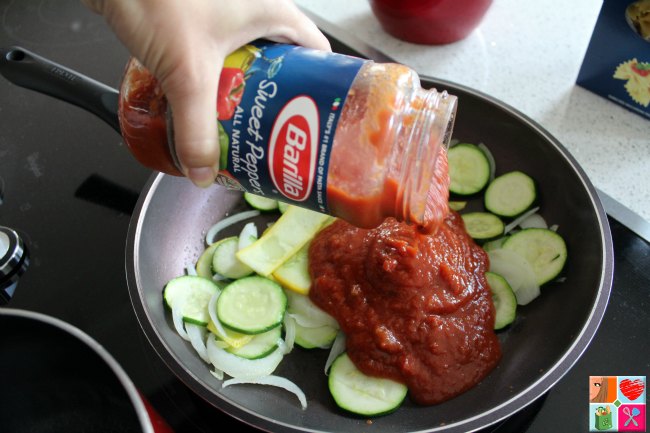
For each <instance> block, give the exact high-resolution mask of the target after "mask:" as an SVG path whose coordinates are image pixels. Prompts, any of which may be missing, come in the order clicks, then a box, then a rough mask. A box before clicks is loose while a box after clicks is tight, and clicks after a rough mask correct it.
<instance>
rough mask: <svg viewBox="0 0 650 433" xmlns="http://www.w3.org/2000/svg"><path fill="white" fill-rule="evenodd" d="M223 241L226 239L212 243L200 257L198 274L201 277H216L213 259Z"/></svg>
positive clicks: (197, 267)
mask: <svg viewBox="0 0 650 433" xmlns="http://www.w3.org/2000/svg"><path fill="white" fill-rule="evenodd" d="M223 240H224V239H222V240H220V241H217V242H214V243H212V244H211V245H209V246H208V247H207V248H206V249H205V250H204V251H203V253H201V255H200V256H199V259H198V260H197V261H196V274H197V275H198V276H199V277H204V278H212V276H213V275H214V271H213V270H212V259H213V257H214V250H216V249H217V247H218V246H219V244H220V243H221V242H222V241H223Z"/></svg>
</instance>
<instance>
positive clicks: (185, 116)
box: [161, 62, 220, 187]
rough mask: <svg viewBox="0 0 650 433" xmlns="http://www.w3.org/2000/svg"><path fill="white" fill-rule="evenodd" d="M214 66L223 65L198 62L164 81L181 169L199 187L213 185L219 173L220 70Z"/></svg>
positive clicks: (162, 84) (176, 71)
mask: <svg viewBox="0 0 650 433" xmlns="http://www.w3.org/2000/svg"><path fill="white" fill-rule="evenodd" d="M200 63H203V64H202V65H201V64H200ZM215 64H220V63H216V62H215V63H213V64H210V65H206V64H205V62H199V64H195V65H191V66H189V68H186V69H185V70H182V69H176V70H175V71H174V72H173V73H172V74H170V75H169V76H167V77H166V79H165V80H162V81H161V87H162V89H163V92H164V93H165V95H166V96H167V100H168V102H169V105H170V106H171V110H172V121H173V127H174V148H175V151H176V155H177V156H178V160H179V162H180V165H181V169H182V171H183V174H184V175H185V176H187V177H188V178H189V179H190V180H191V181H192V182H193V183H194V184H195V185H197V186H200V187H208V186H210V185H212V184H213V183H214V179H215V177H216V175H217V173H218V171H219V141H218V133H217V89H218V85H219V73H220V70H219V69H218V68H215V66H214V65H215ZM187 69H189V70H187Z"/></svg>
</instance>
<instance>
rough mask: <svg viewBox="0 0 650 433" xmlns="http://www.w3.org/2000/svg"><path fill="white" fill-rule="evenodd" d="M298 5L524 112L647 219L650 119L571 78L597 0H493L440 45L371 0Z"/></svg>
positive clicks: (305, 0) (421, 69) (311, 0)
mask: <svg viewBox="0 0 650 433" xmlns="http://www.w3.org/2000/svg"><path fill="white" fill-rule="evenodd" d="M296 3H297V4H298V5H299V6H301V7H303V8H304V9H306V10H307V11H309V12H311V13H313V14H315V15H316V16H318V17H319V18H321V19H323V20H325V21H328V22H330V23H333V24H335V25H336V26H338V27H341V28H343V29H346V31H348V32H350V33H352V34H353V35H354V36H355V37H356V38H358V39H360V40H361V41H362V42H365V43H366V44H368V45H371V46H373V47H375V48H377V49H378V50H380V51H382V52H383V53H385V54H386V55H388V56H390V57H392V58H394V59H395V60H397V61H399V62H400V63H404V64H406V65H408V66H410V67H412V68H413V69H415V70H416V71H417V72H418V73H420V74H423V75H429V76H432V77H435V78H440V79H444V80H448V81H452V82H455V83H458V84H462V85H465V86H468V87H471V88H474V89H476V90H479V91H482V92H484V93H487V94H489V95H491V96H493V97H495V98H497V99H500V100H501V101H503V102H505V103H507V104H509V105H511V106H512V107H514V108H516V109H518V110H519V111H521V112H523V113H524V114H526V115H528V116H529V117H531V118H532V119H534V120H535V121H537V122H538V123H539V124H541V125H542V126H543V127H544V128H546V129H547V130H548V131H549V132H550V133H551V134H553V135H554V136H555V137H556V138H557V139H558V140H559V141H560V142H561V143H562V144H563V145H564V146H565V147H566V148H567V149H568V150H569V152H571V154H572V155H573V156H574V157H575V158H576V160H577V161H578V163H579V164H580V165H581V166H582V168H583V169H584V170H585V172H586V173H587V175H588V177H589V179H590V180H591V182H592V183H593V184H594V186H596V187H597V188H599V189H600V190H601V191H603V192H605V193H606V194H608V195H609V196H611V197H612V198H613V199H615V200H617V201H619V202H620V203H621V204H623V205H624V206H625V207H627V208H629V209H630V210H632V211H633V212H634V213H636V214H638V215H639V216H641V217H642V218H643V219H645V220H646V221H650V121H649V120H646V119H644V118H642V117H641V116H639V115H637V114H634V113H632V112H629V111H627V110H625V109H624V108H622V107H620V106H618V105H616V104H614V103H613V102H610V101H608V100H606V99H604V98H602V97H600V96H598V95H595V94H593V93H591V92H589V91H588V90H585V89H583V88H582V87H579V86H577V85H576V84H575V81H576V78H577V76H578V71H579V70H580V66H581V64H582V60H583V57H584V55H585V52H586V50H587V46H588V44H589V40H590V38H591V33H592V31H593V28H594V25H595V23H596V19H597V17H598V13H599V11H600V7H601V2H597V1H594V0H570V1H566V0H545V1H537V0H495V1H494V3H493V4H492V6H491V7H490V10H489V11H488V13H487V15H486V16H485V18H484V19H483V21H482V23H481V25H480V26H479V28H477V29H476V30H475V31H474V32H473V33H472V34H470V36H468V37H467V38H466V39H464V40H462V41H459V42H456V43H453V44H449V45H444V46H425V45H416V44H410V43H407V42H402V41H400V40H398V39H396V38H394V37H392V36H390V35H388V34H387V33H386V32H385V31H383V29H382V28H381V26H380V25H379V22H378V21H377V20H376V18H375V17H374V15H373V14H372V12H371V10H370V5H369V3H368V2H367V1H365V0H327V1H324V0H296ZM649 48H650V46H649Z"/></svg>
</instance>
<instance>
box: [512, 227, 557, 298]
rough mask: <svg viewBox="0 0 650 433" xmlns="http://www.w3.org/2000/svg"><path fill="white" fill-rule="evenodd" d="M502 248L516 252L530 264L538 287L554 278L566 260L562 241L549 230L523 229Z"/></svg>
mask: <svg viewBox="0 0 650 433" xmlns="http://www.w3.org/2000/svg"><path fill="white" fill-rule="evenodd" d="M503 248H504V249H506V250H511V251H515V252H517V253H518V254H520V255H521V256H522V257H524V258H525V259H526V260H527V261H528V263H530V265H531V266H532V268H533V272H534V273H535V277H536V278H537V284H539V285H540V286H541V285H542V284H545V283H547V282H549V281H551V280H552V279H554V278H556V277H557V276H558V275H559V274H560V272H562V269H563V268H564V264H565V263H566V260H567V247H566V243H565V242H564V239H563V238H562V236H560V235H559V234H557V233H556V232H554V231H553V230H549V229H541V228H530V229H524V230H522V231H520V232H517V233H515V234H513V235H511V236H510V237H508V239H507V240H506V241H505V242H504V243H503Z"/></svg>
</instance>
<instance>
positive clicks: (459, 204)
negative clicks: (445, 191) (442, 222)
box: [449, 200, 467, 212]
mask: <svg viewBox="0 0 650 433" xmlns="http://www.w3.org/2000/svg"><path fill="white" fill-rule="evenodd" d="M465 206H467V202H466V201H453V200H452V201H450V202H449V209H451V210H455V211H456V212H460V211H462V210H463V209H465Z"/></svg>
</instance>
